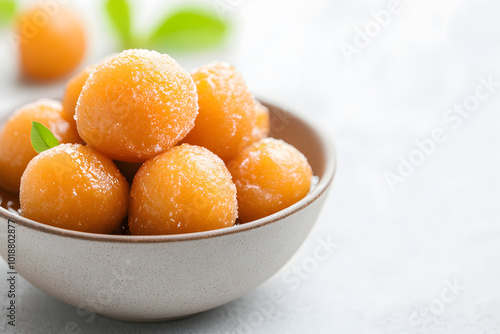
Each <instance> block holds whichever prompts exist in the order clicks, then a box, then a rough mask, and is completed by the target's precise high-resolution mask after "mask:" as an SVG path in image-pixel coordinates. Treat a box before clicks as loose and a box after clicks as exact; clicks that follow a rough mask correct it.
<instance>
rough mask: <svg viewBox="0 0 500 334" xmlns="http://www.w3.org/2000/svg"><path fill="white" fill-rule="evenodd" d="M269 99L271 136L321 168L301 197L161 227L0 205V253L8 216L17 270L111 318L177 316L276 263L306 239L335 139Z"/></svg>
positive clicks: (263, 275)
mask: <svg viewBox="0 0 500 334" xmlns="http://www.w3.org/2000/svg"><path fill="white" fill-rule="evenodd" d="M266 105H267V106H268V107H269V108H270V112H271V128H272V136H273V137H276V138H281V139H283V140H285V141H287V142H288V143H290V144H292V145H294V146H295V147H297V148H298V149H299V150H300V151H301V152H302V153H304V154H305V155H306V157H307V158H308V160H309V162H310V164H311V166H312V168H313V171H314V174H315V175H316V176H318V177H319V182H318V184H317V185H316V186H315V187H314V188H313V189H312V190H311V192H310V193H309V194H308V195H307V196H306V197H305V198H304V199H302V200H301V201H299V202H298V203H295V204H294V205H292V206H290V207H288V208H286V209H285V210H282V211H280V212H278V213H276V214H273V215H271V216H268V217H265V218H262V219H259V220H256V221H253V222H250V223H247V224H244V225H239V226H234V227H230V228H225V229H220V230H215V231H209V232H200V233H190V234H181V235H165V236H121V235H99V234H90V233H83V232H76V231H70V230H64V229H61V228H57V227H52V226H48V225H44V224H41V223H37V222H35V221H32V220H29V219H26V218H23V217H20V216H18V215H15V214H13V213H11V212H9V211H7V210H5V209H3V208H0V238H1V240H2V243H1V245H2V246H1V247H0V254H1V255H2V257H3V258H4V259H6V260H7V247H6V246H4V245H6V243H4V242H3V241H4V240H7V226H8V222H10V224H11V225H13V226H15V235H16V243H15V247H16V248H15V249H16V253H15V256H16V259H15V270H16V271H17V272H18V273H19V274H20V275H22V276H23V277H24V278H25V279H26V280H28V281H29V282H31V283H32V284H33V285H35V286H36V287H38V288H40V289H41V290H43V291H45V292H46V293H48V294H50V295H52V296H54V297H56V298H57V299H60V300H62V301H64V302H66V303H68V304H71V305H74V306H76V307H79V308H81V309H82V310H90V311H92V312H97V313H100V314H103V315H105V316H108V317H110V318H115V319H121V320H128V321H160V320H168V319H175V318H179V317H184V316H188V315H192V314H195V313H198V312H202V311H205V310H208V309H211V308H214V307H216V306H219V305H222V304H224V303H227V302H229V301H231V300H234V299H236V298H238V297H240V296H242V295H243V294H245V293H246V292H248V291H249V290H251V289H253V288H255V287H256V286H258V285H259V284H261V283H263V282H264V281H266V280H267V279H268V278H270V277H271V276H272V275H273V274H274V273H276V272H277V271H278V270H279V269H280V268H281V267H282V266H283V265H284V264H285V263H286V262H287V261H288V260H289V259H290V258H291V257H292V255H293V254H294V253H295V252H296V251H297V249H298V248H299V246H300V245H301V244H302V243H303V242H304V240H305V238H306V237H307V235H308V234H309V232H310V231H311V228H312V227H313V225H314V222H315V221H316V219H317V217H318V215H319V213H320V209H321V207H322V205H323V202H324V200H325V197H326V196H327V190H328V188H329V186H330V184H331V181H332V179H333V175H334V171H335V165H336V161H335V153H334V150H333V146H331V145H330V143H329V141H328V140H327V139H326V138H325V137H324V135H322V134H321V132H320V131H318V130H317V129H314V128H313V127H312V126H311V125H309V124H307V123H306V122H305V121H304V120H302V119H300V118H298V117H296V116H293V115H292V114H290V113H288V112H286V111H284V110H282V109H280V108H278V107H276V106H273V105H270V104H266ZM40 200H42V201H43V198H41V199H40ZM47 205H50V203H47ZM82 312H83V311H82Z"/></svg>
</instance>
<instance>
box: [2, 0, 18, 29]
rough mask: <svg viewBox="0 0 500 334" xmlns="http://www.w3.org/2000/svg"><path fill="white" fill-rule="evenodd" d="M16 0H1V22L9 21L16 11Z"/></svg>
mask: <svg viewBox="0 0 500 334" xmlns="http://www.w3.org/2000/svg"><path fill="white" fill-rule="evenodd" d="M16 5H17V3H16V1H15V0H0V24H5V23H8V22H9V21H10V20H11V19H12V18H13V17H14V14H15V13H16V7H17V6H16Z"/></svg>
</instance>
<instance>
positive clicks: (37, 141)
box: [31, 122, 59, 153]
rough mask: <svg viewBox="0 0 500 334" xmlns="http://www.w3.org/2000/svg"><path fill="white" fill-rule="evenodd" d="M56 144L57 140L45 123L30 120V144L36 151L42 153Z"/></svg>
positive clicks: (57, 143)
mask: <svg viewBox="0 0 500 334" xmlns="http://www.w3.org/2000/svg"><path fill="white" fill-rule="evenodd" d="M57 145H59V141H58V140H57V138H56V137H54V135H53V134H52V132H50V130H49V129H47V128H46V127H45V125H43V124H41V123H38V122H31V146H33V148H34V149H35V151H36V153H42V152H43V151H45V150H48V149H49V148H52V147H56V146H57Z"/></svg>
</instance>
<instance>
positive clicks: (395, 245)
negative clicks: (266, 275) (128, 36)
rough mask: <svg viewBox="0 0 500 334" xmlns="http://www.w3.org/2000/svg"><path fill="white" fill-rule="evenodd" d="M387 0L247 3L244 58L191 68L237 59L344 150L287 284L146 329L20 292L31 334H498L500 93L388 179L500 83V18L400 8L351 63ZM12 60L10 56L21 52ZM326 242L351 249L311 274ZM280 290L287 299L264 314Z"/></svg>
mask: <svg viewBox="0 0 500 334" xmlns="http://www.w3.org/2000/svg"><path fill="white" fill-rule="evenodd" d="M235 2H236V1H230V2H228V3H235ZM144 3H146V2H144ZM165 3H167V2H165ZM205 3H206V4H208V5H209V6H211V5H212V2H211V1H208V2H205ZM224 3H225V2H224ZM388 3H389V1H381V0H375V1H363V0H356V1H330V0H325V1H317V0H312V1H308V2H307V5H304V1H290V0H278V1H265V0H259V1H257V0H255V1H241V6H239V7H236V8H235V9H234V11H233V12H232V13H234V15H236V19H237V20H239V21H240V22H241V24H242V26H241V30H239V31H238V35H237V36H238V38H239V40H238V42H235V43H234V48H235V49H234V50H233V49H231V50H230V51H229V54H227V53H224V54H215V55H214V54H209V55H204V56H200V57H201V59H198V58H196V59H194V60H193V59H185V60H183V62H184V64H186V65H187V68H188V69H191V68H193V67H195V66H199V65H200V64H203V63H206V62H209V61H211V60H214V59H224V60H227V61H229V62H230V63H232V64H234V65H235V66H237V68H238V69H239V70H240V71H241V72H242V73H243V75H244V76H245V79H246V80H247V81H248V83H249V85H250V86H251V87H252V88H253V90H254V91H255V93H256V95H257V96H267V97H269V98H270V99H274V100H277V101H279V102H280V104H286V105H288V106H290V107H291V108H292V109H294V110H297V111H298V112H300V113H302V114H304V115H309V116H310V117H314V118H315V119H316V120H317V121H318V122H320V123H322V124H323V125H324V127H326V128H327V129H329V130H330V131H331V135H332V137H334V139H335V140H336V145H337V147H338V155H339V170H338V174H337V176H336V181H335V183H334V186H333V188H332V192H331V194H330V197H329V198H328V199H327V203H325V204H326V205H325V208H324V210H323V213H322V215H321V216H320V219H319V221H318V224H317V225H316V227H315V228H314V230H313V232H312V234H311V236H310V238H309V239H308V241H307V242H306V244H305V245H304V247H303V248H302V249H301V250H300V251H299V253H298V254H297V255H296V256H295V257H294V258H293V260H292V261H291V262H290V263H289V264H288V265H287V267H286V268H285V269H284V270H283V271H282V272H281V273H278V274H277V275H276V276H275V277H273V278H272V279H271V280H269V281H268V282H267V283H265V284H264V285H262V286H260V287H259V288H257V289H256V290H254V291H253V292H250V293H248V294H247V295H245V296H244V297H243V298H241V299H238V300H237V301H235V302H232V303H230V304H228V305H225V306H223V307H220V308H218V309H215V310H212V311H209V312H206V313H203V314H201V315H199V316H196V317H193V318H190V319H185V320H181V321H178V322H171V323H161V324H148V325H144V324H122V323H119V322H115V321H111V320H109V319H106V318H103V317H96V318H94V319H92V320H89V322H86V320H87V319H88V317H80V316H79V315H78V314H77V313H76V309H75V308H73V307H69V306H67V305H65V304H63V303H61V302H58V301H56V300H54V299H53V298H51V297H48V296H47V295H46V294H44V293H43V292H40V290H38V289H36V288H34V287H33V286H32V285H31V284H29V283H27V282H26V281H23V280H21V281H19V284H18V287H19V289H20V298H19V301H20V305H22V310H21V311H20V313H19V314H20V315H22V317H23V319H24V321H23V326H24V329H26V330H25V333H36V334H38V333H40V334H42V333H43V334H45V333H58V334H59V333H61V332H62V333H63V332H64V327H65V325H66V324H67V323H68V322H70V321H74V322H76V323H77V324H79V325H81V326H82V327H83V328H84V331H83V333H85V334H86V333H91V334H108V333H112V334H122V333H124V334H142V333H144V334H150V333H152V334H160V333H188V334H204V333H214V334H225V333H233V334H236V333H254V334H282V333H285V334H331V333H332V332H333V333H342V334H429V333H432V334H497V333H498V332H499V328H500V288H499V285H498V284H499V282H500V265H499V263H500V255H499V254H500V223H499V222H500V206H499V199H500V190H499V189H500V177H499V171H500V151H499V149H500V145H499V144H498V143H500V132H499V131H498V126H499V124H500V114H499V112H498V110H500V90H498V88H496V91H495V93H494V94H493V95H491V96H490V98H489V99H488V100H486V101H484V102H481V105H480V107H479V108H478V109H477V110H476V111H475V112H474V113H473V114H472V115H471V116H470V117H469V118H468V119H466V120H464V121H463V122H462V124H461V127H460V128H458V129H453V128H450V129H448V132H447V133H448V135H449V136H448V140H447V141H446V142H445V143H443V144H440V145H439V146H438V147H437V148H436V150H435V151H434V153H433V155H432V156H430V157H429V158H428V159H427V160H426V162H425V163H424V164H422V165H421V166H419V167H418V169H417V170H416V171H415V172H414V173H413V174H412V175H411V177H409V178H406V179H405V180H406V181H405V182H404V183H400V184H398V185H397V187H396V188H395V189H396V190H395V191H394V192H393V191H391V189H390V188H389V187H388V185H387V183H386V181H385V178H384V173H385V172H386V171H393V172H394V171H395V170H396V169H397V168H398V164H399V160H398V156H399V155H400V154H402V155H404V156H406V157H408V155H409V154H410V152H411V151H412V150H414V149H415V148H416V147H417V146H416V143H415V140H416V139H420V140H421V139H423V138H426V137H427V136H428V135H429V133H430V132H431V131H432V130H433V129H434V128H436V127H439V126H441V125H442V124H443V120H442V117H443V114H444V112H445V111H446V110H447V109H448V108H451V107H453V105H454V104H455V103H462V101H463V100H464V99H465V98H466V97H467V96H469V95H470V94H473V93H474V89H475V88H476V86H477V84H478V83H479V81H478V77H479V76H481V75H482V76H485V77H487V76H489V75H490V74H492V75H493V77H494V79H495V81H500V68H499V59H500V36H499V34H498V31H500V26H499V24H500V22H499V20H498V14H497V13H498V12H499V11H500V6H499V5H498V2H496V1H481V2H480V1H473V0H451V1H439V2H438V1H431V0H421V1H420V0H419V1H402V2H401V3H402V11H401V12H400V13H399V14H398V15H396V16H393V18H392V20H391V23H390V24H389V25H388V26H387V27H385V28H384V29H383V30H382V31H381V32H380V33H379V35H378V36H377V37H376V38H375V39H374V40H373V41H372V42H371V43H370V44H369V45H368V46H367V47H365V48H363V49H361V50H360V53H359V54H355V55H354V56H353V58H352V62H351V63H347V62H346V59H345V57H344V56H343V54H342V52H341V51H340V48H339V43H341V42H344V41H345V42H349V43H352V41H353V39H354V36H355V27H356V26H358V27H360V28H361V27H363V26H364V25H365V24H366V23H367V22H369V21H371V19H372V16H371V11H379V10H381V9H385V8H387V5H388ZM157 6H158V4H157V2H155V4H154V5H152V7H154V8H152V10H151V11H150V12H149V13H148V12H145V13H144V17H143V20H142V23H144V22H145V23H147V22H150V21H152V20H153V18H155V17H159V16H160V13H158V15H156V16H154V14H155V13H157V12H158V8H157ZM95 7H96V8H100V5H99V4H97V5H95ZM285 9H286V10H285ZM227 15H232V14H231V13H229V12H228V13H227ZM139 16H140V15H139ZM2 50H3V51H5V53H2V55H4V54H5V55H8V52H7V50H9V49H8V45H7V46H5V48H4V49H2ZM224 52H226V51H224ZM101 56H102V55H98V57H96V58H97V59H98V58H99V57H101ZM5 57H7V56H5ZM290 68H294V70H290ZM3 71H4V73H5V69H4V70H3ZM8 73H10V72H8ZM8 73H5V75H4V76H2V77H3V78H8ZM5 80H6V79H5ZM18 88H19V87H15V86H14V87H12V84H11V82H10V81H3V80H2V81H0V94H2V97H3V98H2V100H3V101H1V102H5V101H7V100H9V101H10V102H11V103H13V104H14V105H15V104H16V103H17V105H19V103H22V102H23V101H24V100H25V99H26V98H27V96H28V94H27V93H26V92H24V91H19V89H18ZM15 89H17V90H15ZM48 91H49V93H50V92H53V93H54V92H55V93H57V94H60V93H59V92H60V91H62V90H60V89H59V90H57V89H52V90H50V89H49V90H48ZM43 93H44V94H46V92H45V91H44V92H43ZM31 94H32V95H33V94H35V95H36V94H38V95H36V96H39V94H41V92H40V91H39V90H37V89H34V91H33V92H31ZM6 97H8V99H7V98H6ZM23 99H24V100H23ZM16 100H17V101H16ZM8 106H9V105H6V107H8ZM272 124H274V125H275V127H279V126H280V125H281V124H282V122H281V120H280V119H274V120H273V121H272ZM328 240H332V241H333V242H334V243H335V244H337V247H336V248H335V249H333V252H332V254H331V255H329V256H325V257H323V256H324V254H323V253H321V252H320V253H319V256H320V260H321V262H320V261H318V263H319V264H318V266H317V267H316V268H315V267H313V266H312V265H311V264H312V262H311V258H314V255H315V250H316V249H317V247H318V246H321V242H327V241H328ZM310 262H311V263H310ZM309 266H311V267H309ZM297 267H299V268H306V267H307V268H308V269H309V268H310V269H311V270H310V272H305V273H304V274H303V275H302V277H303V278H300V277H299V276H298V274H294V273H293V272H292V270H294V268H295V269H296V268H297ZM4 268H5V265H3V267H2V266H1V265H0V283H3V284H5V283H4V282H3V278H2V275H3V272H4V271H5V269H4ZM313 269H314V270H313ZM297 279H298V280H297ZM454 279H457V280H458V282H459V283H460V284H462V285H464V286H466V288H465V289H463V290H462V289H461V290H459V291H461V293H460V292H459V297H458V298H456V299H455V300H454V301H453V302H451V303H446V304H445V307H444V309H439V308H438V309H433V311H430V309H431V307H430V305H431V303H432V305H434V304H435V306H434V307H436V306H437V307H439V306H440V305H441V304H440V302H439V300H440V298H441V294H442V293H443V291H444V290H445V289H446V288H447V285H446V283H445V280H449V281H450V282H453V280H454ZM291 280H293V281H292V282H291ZM293 282H295V283H293ZM297 282H298V283H297ZM0 289H2V291H4V290H5V289H4V288H2V285H1V284H0ZM280 291H281V292H283V294H284V295H283V298H282V299H279V301H280V302H279V303H275V307H274V309H273V308H267V309H266V308H265V305H264V304H265V303H266V301H268V300H270V297H271V295H272V294H273V293H274V294H276V293H279V292H280ZM446 291H448V290H446ZM445 294H446V297H450V296H451V295H449V294H448V292H445ZM0 298H1V297H0ZM0 301H1V299H0ZM261 309H262V310H263V311H260V310H261ZM259 314H262V316H260V315H259ZM28 319H29V320H28ZM249 326H250V330H248V327H249Z"/></svg>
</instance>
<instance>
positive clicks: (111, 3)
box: [106, 0, 133, 48]
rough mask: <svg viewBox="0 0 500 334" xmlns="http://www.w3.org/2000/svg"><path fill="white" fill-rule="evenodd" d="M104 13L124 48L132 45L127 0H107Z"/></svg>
mask: <svg viewBox="0 0 500 334" xmlns="http://www.w3.org/2000/svg"><path fill="white" fill-rule="evenodd" d="M106 13H107V14H108V16H109V19H110V21H111V24H112V25H113V28H114V29H115V30H116V32H117V33H118V35H119V36H120V39H121V43H122V46H123V47H124V48H130V47H132V44H133V43H132V28H131V25H132V24H131V21H132V20H131V18H130V5H129V3H128V2H127V0H107V1H106Z"/></svg>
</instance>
